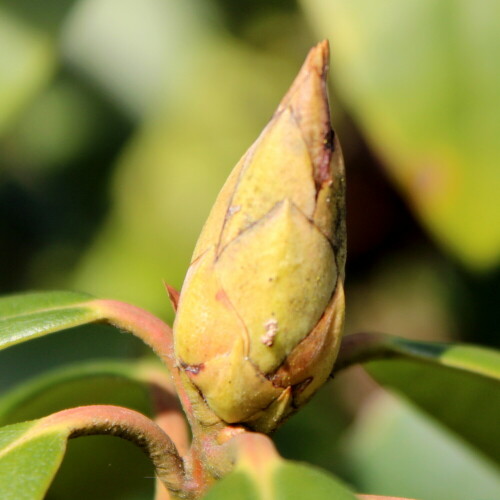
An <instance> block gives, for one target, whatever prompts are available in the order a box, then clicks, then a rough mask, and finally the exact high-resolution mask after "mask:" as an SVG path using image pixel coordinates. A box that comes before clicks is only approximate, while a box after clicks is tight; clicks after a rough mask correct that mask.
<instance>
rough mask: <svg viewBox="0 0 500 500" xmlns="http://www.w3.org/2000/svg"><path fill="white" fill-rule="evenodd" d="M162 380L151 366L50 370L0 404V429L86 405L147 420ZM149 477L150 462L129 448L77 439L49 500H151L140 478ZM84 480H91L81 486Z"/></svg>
mask: <svg viewBox="0 0 500 500" xmlns="http://www.w3.org/2000/svg"><path fill="white" fill-rule="evenodd" d="M162 377H165V381H168V378H167V377H168V375H167V374H166V371H165V369H164V368H163V367H162V366H161V365H159V364H158V363H153V362H151V361H133V362H116V361H106V362H91V363H81V364H78V365H74V366H71V367H65V368H61V369H57V370H53V371H52V372H49V373H47V374H46V375H43V376H41V377H37V378H36V379H32V380H29V381H28V382H26V383H24V384H22V385H21V386H20V387H16V388H15V389H14V390H12V391H10V392H9V393H7V394H6V395H5V396H3V397H2V398H0V425H6V424H10V423H13V422H19V421H23V420H30V419H35V418H40V417H42V416H45V415H48V414H50V413H54V412H57V411H60V410H62V409H64V408H71V407H76V406H83V405H88V404H112V405H118V406H122V407H126V408H130V409H133V410H136V411H139V412H140V413H143V414H145V415H148V416H152V415H153V414H154V408H153V397H154V396H153V395H156V396H158V387H157V386H156V384H157V382H158V381H161V379H162ZM152 384H154V387H153V385H152ZM153 476H154V471H153V468H152V465H151V462H150V461H149V460H148V459H147V457H146V456H145V455H144V454H143V453H141V452H140V450H138V449H136V448H135V447H134V446H132V445H131V444H130V443H127V442H125V441H123V440H120V439H111V440H110V439H107V438H103V437H93V438H89V439H81V440H80V439H78V440H74V441H71V442H70V443H69V444H68V449H67V452H66V454H65V457H64V461H63V463H62V466H61V469H60V472H59V474H58V475H57V476H56V478H55V480H54V482H53V483H52V485H51V487H50V491H49V498H52V496H53V497H54V498H71V499H72V500H87V499H88V498H92V497H93V496H94V497H95V496H96V495H97V496H99V495H101V494H102V495H104V494H105V496H106V499H108V500H113V499H116V500H122V499H123V498H129V497H130V498H134V499H135V498H151V495H152V488H153V481H152V480H146V481H145V480H144V478H150V477H153ZM86 477H92V478H93V480H92V481H91V482H89V481H85V479H84V478H86ZM103 485H105V487H104V486H103ZM0 497H1V495H0Z"/></svg>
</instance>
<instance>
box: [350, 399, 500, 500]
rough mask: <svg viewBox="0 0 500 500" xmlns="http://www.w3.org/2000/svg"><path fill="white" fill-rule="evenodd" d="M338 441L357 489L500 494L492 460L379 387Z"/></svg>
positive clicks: (424, 494)
mask: <svg viewBox="0 0 500 500" xmlns="http://www.w3.org/2000/svg"><path fill="white" fill-rule="evenodd" d="M343 445H344V447H345V450H346V454H345V456H344V460H345V461H346V463H347V464H348V466H349V467H350V469H351V470H352V471H356V474H355V477H356V485H357V487H358V488H359V489H360V490H361V491H367V492H370V493H373V494H378V495H390V496H396V497H404V498H406V497H408V498H416V499H417V498H418V499H420V500H445V499H453V500H472V499H481V500H497V499H498V498H500V474H499V469H498V467H497V466H496V465H495V464H493V463H492V462H491V461H490V460H488V459H487V458H486V457H484V456H483V455H482V454H479V453H477V451H476V450H475V449H474V448H472V447H470V446H469V445H468V444H467V443H465V442H464V441H463V440H462V439H460V438H459V437H458V436H456V435H455V434H453V433H452V432H451V431H449V430H448V429H447V428H445V427H444V426H443V425H441V424H439V423H438V422H437V421H436V420H434V419H433V418H432V417H430V416H429V415H428V414H426V413H424V412H423V411H421V410H419V409H418V408H417V407H415V406H414V405H413V404H411V403H409V402H408V401H405V400H404V399H403V398H399V397H395V396H393V395H390V394H389V393H387V392H384V391H378V392H377V393H376V394H374V395H373V397H371V398H370V399H369V400H368V401H367V402H366V404H364V405H363V407H362V409H361V412H360V414H359V415H358V418H357V419H356V421H355V422H354V424H353V426H352V427H351V429H350V431H349V433H348V434H347V435H346V436H345V439H344V440H343ZM416 464H418V466H416Z"/></svg>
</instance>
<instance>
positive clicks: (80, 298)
mask: <svg viewBox="0 0 500 500" xmlns="http://www.w3.org/2000/svg"><path fill="white" fill-rule="evenodd" d="M91 299H92V297H90V295H86V294H81V293H74V292H34V293H26V294H19V295H10V296H7V297H2V298H0V349H5V348H7V347H10V346H12V345H15V344H19V343H21V342H25V341H26V340H31V339H33V338H37V337H41V336H43V335H46V334H48V333H53V332H57V331H59V330H63V329H66V328H72V327H74V326H79V325H83V324H85V323H90V322H92V321H96V320H97V319H98V318H99V317H98V314H97V313H96V312H95V311H93V310H92V309H91V308H90V307H87V306H86V305H85V303H86V302H88V301H90V300H91Z"/></svg>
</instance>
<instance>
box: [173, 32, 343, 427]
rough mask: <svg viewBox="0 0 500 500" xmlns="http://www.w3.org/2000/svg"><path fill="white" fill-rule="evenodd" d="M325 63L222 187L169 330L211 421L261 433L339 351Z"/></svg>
mask: <svg viewBox="0 0 500 500" xmlns="http://www.w3.org/2000/svg"><path fill="white" fill-rule="evenodd" d="M327 66H328V43H327V42H326V41H325V42H322V43H320V44H319V45H318V46H316V47H315V48H313V49H312V50H311V51H310V53H309V55H308V57H307V59H306V61H305V63H304V65H303V67H302V69H301V71H300V72H299V74H298V76H297V78H296V79H295V81H294V83H293V84H292V86H291V88H290V90H289V91H288V93H287V94H286V95H285V97H284V98H283V100H282V101H281V103H280V105H279V107H278V109H277V111H276V112H275V114H274V116H273V118H272V119H271V121H270V123H269V124H268V125H267V127H266V128H265V129H264V131H263V132H262V134H261V135H260V137H259V138H258V139H257V141H256V142H255V143H254V144H253V145H252V146H251V147H250V149H249V150H248V151H247V152H246V154H245V155H244V156H243V158H242V159H241V160H240V162H239V163H238V164H237V165H236V167H235V169H234V170H233V171H232V173H231V175H230V176H229V178H228V180H227V181H226V183H225V185H224V187H223V188H222V190H221V192H220V194H219V196H218V198H217V200H216V202H215V205H214V207H213V208H212V211H211V213H210V216H209V218H208V220H207V222H206V224H205V226H204V228H203V231H202V233H201V235H200V238H199V240H198V243H197V245H196V248H195V251H194V254H193V258H192V262H191V265H190V267H189V270H188V273H187V275H186V279H185V282H184V285H183V287H182V291H181V295H180V301H179V305H178V310H177V316H176V319H175V323H174V343H175V354H176V357H177V360H178V364H179V366H180V367H181V369H182V370H183V371H184V375H185V376H186V377H187V378H188V379H189V381H190V383H192V384H194V386H195V387H196V388H197V390H198V391H199V393H200V394H201V395H202V397H203V399H204V400H205V402H206V403H207V405H208V406H209V407H210V409H211V410H212V411H213V413H215V415H217V416H218V417H219V418H220V419H221V420H223V421H225V422H227V423H231V424H234V423H245V424H246V425H248V426H249V427H251V428H253V429H255V430H259V431H264V432H268V431H270V430H272V429H274V428H275V427H276V426H277V424H278V423H279V422H280V421H281V420H282V419H283V418H284V417H286V416H287V415H289V414H290V413H291V412H292V411H294V410H295V409H296V408H297V407H299V406H300V405H301V404H303V403H304V402H305V401H306V400H307V399H308V398H309V397H310V396H311V395H312V394H313V393H314V391H315V390H316V389H318V387H319V386H321V385H322V384H323V383H324V382H325V381H326V379H327V378H328V376H329V374H330V373H331V370H332V366H333V363H334V361H335V358H336V356H337V351H338V347H339V343H340V336H341V330H342V325H343V315H344V296H343V274H344V264H345V193H344V191H345V179H344V166H343V159H342V153H341V151H340V145H339V143H338V141H337V139H336V138H335V136H334V134H333V131H332V129H331V126H330V116H329V108H328V97H327V88H326V71H327Z"/></svg>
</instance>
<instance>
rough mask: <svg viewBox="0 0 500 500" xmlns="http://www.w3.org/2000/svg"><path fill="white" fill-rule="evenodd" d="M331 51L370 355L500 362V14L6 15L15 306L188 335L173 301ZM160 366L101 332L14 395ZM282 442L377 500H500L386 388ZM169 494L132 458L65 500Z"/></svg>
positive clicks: (464, 455) (352, 290)
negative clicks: (82, 298) (84, 299)
mask: <svg viewBox="0 0 500 500" xmlns="http://www.w3.org/2000/svg"><path fill="white" fill-rule="evenodd" d="M323 38H329V40H330V43H331V53H332V60H331V73H330V83H331V107H332V119H333V122H334V127H335V129H336V131H337V133H338V135H339V137H340V139H341V142H342V146H343V149H344V154H345V160H346V165H347V177H348V265H347V281H346V292H347V325H346V332H347V333H353V332H356V331H360V330H363V331H367V330H369V331H381V332H386V333H391V334H395V335H400V336H407V337H410V338H416V339H418V338H420V339H427V340H429V339H433V340H463V341H468V342H474V343H479V344H483V345H490V346H496V347H498V345H499V341H498V339H499V326H498V325H499V319H500V318H499V316H500V313H499V311H500V306H499V302H500V266H499V263H500V140H499V137H500V118H499V116H500V3H498V1H497V0H481V1H478V2H458V1H457V2H436V1H435V0H406V1H405V2H401V1H400V0H378V1H373V0H350V1H346V0H297V1H286V0H44V1H43V2H40V1H38V0H16V1H15V2H14V1H10V0H1V1H0V234H1V237H0V292H2V293H13V292H17V291H23V290H28V289H29V290H32V289H37V290H38V289H74V290H79V291H85V292H89V293H92V294H95V295H96V296H98V297H106V298H115V299H121V300H125V301H128V302H133V303H135V304H137V305H139V306H142V307H145V308H147V309H149V310H150V311H152V312H154V313H155V314H157V315H159V316H160V317H162V318H163V319H165V320H168V321H169V322H171V321H172V319H173V313H172V310H171V308H170V306H169V304H168V300H167V298H166V294H165V290H164V286H163V280H165V281H167V282H168V283H170V284H172V285H173V286H175V287H177V288H180V286H181V284H182V280H183V276H184V273H185V272H186V269H187V266H188V263H189V258H190V254H191V251H192V249H193V247H194V243H195V241H196V238H197V235H198V233H199V231H200V229H201V226H202V224H203V221H204V219H205V217H206V215H207V213H208V211H209V209H210V206H211V204H212V203H213V201H214V199H215V196H216V194H217V192H218V190H219V188H220V187H221V185H222V183H223V182H224V180H225V178H226V176H227V175H228V173H229V171H230V170H231V168H232V167H233V165H234V164H235V163H236V162H237V160H238V159H239V157H240V156H241V155H242V154H243V153H244V151H245V150H246V148H247V147H248V146H249V145H250V144H251V143H252V142H253V140H254V139H255V138H256V137H257V135H258V134H259V132H260V130H261V129H262V128H263V127H264V125H265V124H266V122H267V121H268V120H269V118H270V117H271V115H272V113H273V110H274V108H275V107H276V105H277V103H278V102H279V100H280V97H281V96H282V94H284V92H285V91H286V89H287V87H288V85H289V84H290V82H291V81H292V79H293V77H294V74H295V73H296V72H297V71H298V68H299V67H300V65H301V63H302V60H303V58H304V57H305V55H306V53H307V50H308V49H309V48H310V47H311V45H313V44H315V43H316V42H317V41H319V40H321V39H323ZM147 355H148V353H147V350H146V349H144V348H143V347H142V345H141V344H140V343H139V342H136V341H135V340H134V339H132V338H130V337H129V336H127V335H125V334H123V333H120V332H117V331H114V330H112V329H110V328H106V327H92V328H79V329H75V330H74V331H71V332H68V333H67V334H65V335H58V336H54V337H53V338H50V337H49V338H46V339H41V340H37V341H35V342H31V343H29V344H27V345H22V346H19V347H16V348H13V349H11V350H9V351H7V352H5V353H2V354H1V356H0V389H1V390H2V391H5V390H6V389H7V388H9V387H12V386H13V384H14V383H19V382H22V381H23V380H25V379H28V378H30V377H36V376H38V375H39V374H40V373H42V372H44V371H46V370H47V369H51V368H55V367H57V366H62V365H66V364H68V363H71V362H75V361H84V360H99V359H114V358H119V359H124V358H125V359H130V358H136V357H143V356H147ZM416 382H417V381H416ZM87 389H88V388H87ZM92 390H95V391H97V392H99V388H98V387H95V388H94V389H92ZM91 392H92V391H91ZM101 396H102V397H101ZM99 397H101V399H102V401H108V399H106V396H105V395H102V394H101V395H100V396H99ZM110 397H111V396H110ZM61 398H62V396H61ZM111 399H112V398H111ZM111 399H110V400H111ZM61 401H62V400H61ZM40 411H41V412H42V414H43V408H42V409H40ZM276 440H277V443H278V446H279V448H280V450H281V452H282V453H283V454H284V455H285V456H286V457H287V458H291V459H297V460H306V461H309V462H311V463H314V464H316V465H318V466H320V467H323V468H326V469H328V470H330V471H332V472H334V473H336V474H339V475H340V476H341V477H343V478H344V479H345V480H346V481H348V482H350V483H351V484H352V485H354V486H355V487H356V488H357V489H358V490H359V491H367V492H371V493H378V494H386V495H400V496H411V497H417V498H421V499H422V500H438V499H441V500H442V499H449V498H453V499H455V500H462V499H463V500H470V499H471V498H478V499H479V498H481V499H482V500H490V499H491V500H494V499H495V498H499V497H500V493H499V489H498V488H499V483H498V476H497V475H496V474H497V472H496V471H495V469H494V468H493V467H492V465H491V464H490V463H489V462H488V461H487V460H486V459H485V458H484V457H480V456H478V455H476V454H475V453H474V452H473V451H472V449H470V448H468V447H467V445H466V444H465V443H463V442H461V441H460V439H458V438H457V437H456V436H453V435H451V434H450V433H449V432H448V431H446V430H445V429H444V428H442V427H440V426H439V425H438V424H437V423H436V422H434V421H432V420H431V419H429V417H427V416H425V415H423V414H422V413H421V412H420V411H418V410H416V409H415V408H414V407H412V406H411V405H410V404H408V403H407V402H405V401H404V400H403V399H402V398H401V397H399V396H395V395H389V394H388V393H386V392H384V391H382V390H380V389H378V388H377V387H376V385H375V383H374V382H372V381H371V380H370V379H369V377H368V376H367V375H365V374H364V372H362V370H357V369H351V370H350V371H349V372H346V373H345V374H341V375H340V376H339V377H338V380H335V381H334V382H332V383H330V384H329V385H328V386H327V387H326V388H325V389H323V390H322V391H321V392H320V394H319V395H318V397H317V398H315V399H314V400H313V401H312V402H311V403H310V405H309V406H308V407H307V408H306V409H304V411H303V412H301V413H300V414H299V415H297V416H296V417H294V418H293V419H291V420H290V421H289V422H288V423H287V424H286V425H285V426H284V427H283V429H282V430H280V431H279V432H278V433H277V435H276ZM83 441H85V443H83ZM499 446H500V444H499ZM82 457H85V460H84V461H83V462H81V463H79V464H78V466H77V465H76V464H77V462H78V461H80V460H83V458H82ZM153 485H154V480H153V472H152V470H151V468H150V466H149V464H148V463H147V461H145V460H144V459H143V458H142V456H141V454H140V452H138V451H136V450H135V449H134V448H133V447H132V446H129V445H128V444H127V443H121V442H118V440H116V439H115V440H113V439H112V438H89V439H88V440H82V442H81V443H80V441H79V440H77V441H75V442H74V443H73V442H71V444H70V449H69V455H68V458H67V459H66V460H65V462H64V466H63V469H62V471H61V473H60V474H59V476H58V479H57V481H56V483H55V485H54V486H53V487H52V489H51V491H50V493H49V497H48V498H50V499H52V500H56V499H67V498H72V499H76V500H78V499H80V498H81V499H88V498H107V499H114V498H116V499H122V500H136V499H137V500H140V499H147V498H151V491H152V488H153Z"/></svg>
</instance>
